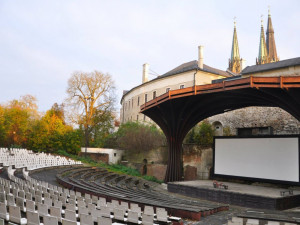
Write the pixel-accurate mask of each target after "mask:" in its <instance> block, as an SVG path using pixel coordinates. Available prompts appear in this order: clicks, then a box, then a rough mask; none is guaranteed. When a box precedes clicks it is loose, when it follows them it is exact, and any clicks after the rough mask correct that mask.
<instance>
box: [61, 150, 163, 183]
mask: <svg viewBox="0 0 300 225" xmlns="http://www.w3.org/2000/svg"><path fill="white" fill-rule="evenodd" d="M57 154H59V155H61V156H66V157H68V158H71V159H74V160H78V161H81V162H82V163H85V164H88V165H89V166H93V167H100V168H106V169H107V170H108V171H110V172H114V173H118V174H126V175H130V176H134V177H141V178H143V179H145V180H148V181H152V182H156V183H159V184H161V183H162V181H161V180H158V179H157V178H156V177H153V176H142V175H141V173H140V172H139V171H138V170H136V169H133V168H131V167H127V166H124V165H120V164H112V165H109V164H106V163H103V162H97V161H95V160H93V159H91V158H90V157H89V156H87V157H84V156H78V155H72V154H70V153H67V152H65V151H63V150H59V151H58V152H57Z"/></svg>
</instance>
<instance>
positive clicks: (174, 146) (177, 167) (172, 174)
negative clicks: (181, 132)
mask: <svg viewBox="0 0 300 225" xmlns="http://www.w3.org/2000/svg"><path fill="white" fill-rule="evenodd" d="M168 144H169V146H168V147H169V148H168V151H169V154H168V155H169V156H168V166H167V172H166V176H165V180H164V182H165V183H167V182H173V181H181V180H182V140H180V139H179V138H174V137H169V138H168Z"/></svg>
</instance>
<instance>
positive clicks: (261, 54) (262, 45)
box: [256, 20, 270, 65]
mask: <svg viewBox="0 0 300 225" xmlns="http://www.w3.org/2000/svg"><path fill="white" fill-rule="evenodd" d="M269 62H270V60H269V57H268V52H267V47H266V41H265V32H264V25H263V20H261V29H260V41H259V50H258V58H256V65H260V64H265V63H269Z"/></svg>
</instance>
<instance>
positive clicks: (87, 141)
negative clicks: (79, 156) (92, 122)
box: [84, 127, 89, 157]
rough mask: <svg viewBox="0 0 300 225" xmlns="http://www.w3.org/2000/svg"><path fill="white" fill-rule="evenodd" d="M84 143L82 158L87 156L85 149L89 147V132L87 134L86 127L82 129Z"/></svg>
mask: <svg viewBox="0 0 300 225" xmlns="http://www.w3.org/2000/svg"><path fill="white" fill-rule="evenodd" d="M84 139H85V140H84V141H85V153H84V156H85V157H86V156H87V147H88V146H89V132H88V128H87V127H86V128H85V129H84Z"/></svg>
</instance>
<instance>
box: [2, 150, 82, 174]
mask: <svg viewBox="0 0 300 225" xmlns="http://www.w3.org/2000/svg"><path fill="white" fill-rule="evenodd" d="M0 164H2V165H3V166H4V167H8V166H14V167H15V168H23V167H26V168H27V170H33V169H38V168H43V167H53V166H64V165H77V164H82V163H81V162H80V161H74V160H72V159H67V158H65V157H62V156H55V155H51V154H46V153H43V152H42V153H34V152H33V151H31V150H27V149H19V148H12V149H7V148H0Z"/></svg>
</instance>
